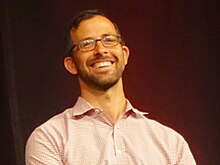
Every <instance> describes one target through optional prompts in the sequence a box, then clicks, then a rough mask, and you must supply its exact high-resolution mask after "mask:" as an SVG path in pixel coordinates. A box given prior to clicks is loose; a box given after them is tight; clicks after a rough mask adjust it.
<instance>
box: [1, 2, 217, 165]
mask: <svg viewBox="0 0 220 165" xmlns="http://www.w3.org/2000/svg"><path fill="white" fill-rule="evenodd" d="M1 3H2V4H3V5H2V6H1V9H2V14H3V15H2V17H1V52H2V53H3V56H2V60H1V71H2V72H1V75H2V77H3V78H4V79H3V81H2V82H1V83H2V84H3V85H2V86H1V87H3V88H2V90H1V91H2V93H1V97H2V98H3V99H1V100H5V101H4V102H3V103H4V104H2V111H1V113H2V115H1V118H2V119H1V122H2V123H3V124H1V130H3V131H4V135H5V136H1V146H3V147H4V148H7V150H8V152H4V153H3V154H1V156H2V155H4V156H3V158H2V161H3V162H4V163H5V164H15V162H16V163H17V164H22V163H23V156H24V155H23V152H24V144H25V141H26V140H27V137H28V136H29V134H30V133H31V131H32V130H33V129H34V128H35V127H36V126H37V125H39V124H41V123H42V122H44V121H45V120H47V119H48V118H50V117H51V116H53V115H54V114H56V113H59V112H61V111H63V110H64V108H66V107H69V106H72V105H73V104H74V101H75V99H76V98H77V96H78V94H79V90H78V86H77V81H76V79H75V78H73V77H72V76H71V75H69V74H68V73H67V72H66V71H65V70H64V68H63V64H62V59H63V56H64V49H65V35H66V30H67V27H68V24H69V20H70V19H71V18H72V17H73V15H74V14H75V13H77V12H78V11H81V10H84V9H94V8H98V9H100V10H102V11H104V12H105V13H106V14H107V15H109V16H110V17H112V18H113V19H114V20H115V22H116V23H117V24H118V25H119V27H120V29H121V32H122V35H123V36H124V38H125V41H126V44H127V45H128V47H129V48H130V51H131V54H130V59H129V64H128V66H127V68H126V72H125V74H124V85H125V90H126V94H127V97H128V99H129V100H130V101H131V102H132V103H133V104H134V106H135V107H137V108H139V109H140V110H143V111H146V112H149V117H150V118H153V119H156V120H157V121H159V122H161V123H163V124H165V125H167V126H170V127H171V128H174V129H175V130H176V131H178V132H179V133H180V134H182V135H183V136H184V137H185V139H186V140H187V142H188V143H189V145H190V148H191V150H192V152H193V154H194V156H195V158H196V160H197V163H198V164H201V165H210V164H217V156H218V153H217V147H216V143H217V140H218V139H219V135H218V133H217V132H218V131H217V125H218V124H217V115H218V114H219V112H218V110H219V91H218V89H219V87H218V85H219V54H218V52H217V51H218V49H219V48H218V47H219V46H218V45H217V42H216V41H217V38H218V36H219V34H218V33H219V30H218V28H219V26H217V21H218V17H217V15H216V14H217V7H216V6H217V5H215V4H214V2H212V1H209V2H206V1H205V0H204V1H195V0H193V1H153V0H152V1H150V0H143V1H122V0H111V1H110V0H106V1H98V0H97V1H80V0H76V1H72V0H64V1H59V0H53V1H44V0H31V1H30V0H20V1H16V0H3V1H2V2H1ZM218 25H219V24H218ZM6 130H7V131H6ZM6 137H9V138H6ZM5 142H6V143H5ZM6 144H10V145H6ZM8 146H9V147H8ZM15 156H16V159H12V158H14V157H15ZM6 160H8V161H6ZM6 162H7V163H6ZM4 163H0V164H4Z"/></svg>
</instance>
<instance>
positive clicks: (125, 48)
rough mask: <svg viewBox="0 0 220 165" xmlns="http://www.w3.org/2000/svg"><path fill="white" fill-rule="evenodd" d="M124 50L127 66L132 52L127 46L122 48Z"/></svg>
mask: <svg viewBox="0 0 220 165" xmlns="http://www.w3.org/2000/svg"><path fill="white" fill-rule="evenodd" d="M122 50H123V55H124V61H125V65H127V63H128V58H129V54H130V51H129V48H128V47H127V46H122Z"/></svg>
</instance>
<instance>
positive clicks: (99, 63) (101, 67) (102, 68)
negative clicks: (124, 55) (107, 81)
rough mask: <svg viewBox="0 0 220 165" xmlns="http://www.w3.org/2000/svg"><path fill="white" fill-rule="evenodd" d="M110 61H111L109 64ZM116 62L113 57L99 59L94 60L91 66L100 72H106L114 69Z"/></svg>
mask: <svg viewBox="0 0 220 165" xmlns="http://www.w3.org/2000/svg"><path fill="white" fill-rule="evenodd" d="M109 63H111V64H110V65H109ZM114 64H115V60H113V59H99V60H94V61H92V62H91V63H90V64H89V67H90V68H91V69H92V70H93V71H95V72H98V73H105V72H109V71H111V70H112V68H113V66H114Z"/></svg>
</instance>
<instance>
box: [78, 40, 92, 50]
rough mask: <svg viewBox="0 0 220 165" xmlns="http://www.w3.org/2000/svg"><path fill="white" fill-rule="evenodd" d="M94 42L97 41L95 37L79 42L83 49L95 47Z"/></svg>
mask: <svg viewBox="0 0 220 165" xmlns="http://www.w3.org/2000/svg"><path fill="white" fill-rule="evenodd" d="M94 42H95V41H94V40H93V39H87V40H83V41H81V42H80V43H79V47H80V48H83V49H87V48H90V47H93V45H94Z"/></svg>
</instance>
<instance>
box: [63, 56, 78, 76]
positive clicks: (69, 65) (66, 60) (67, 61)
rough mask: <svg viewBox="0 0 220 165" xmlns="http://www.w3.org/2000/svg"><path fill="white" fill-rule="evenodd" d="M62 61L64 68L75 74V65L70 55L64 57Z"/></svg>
mask: <svg viewBox="0 0 220 165" xmlns="http://www.w3.org/2000/svg"><path fill="white" fill-rule="evenodd" d="M63 62H64V66H65V68H66V70H68V72H70V73H71V74H77V69H76V65H75V63H74V60H73V58H72V57H65V58H64V60H63Z"/></svg>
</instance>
